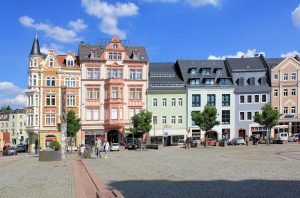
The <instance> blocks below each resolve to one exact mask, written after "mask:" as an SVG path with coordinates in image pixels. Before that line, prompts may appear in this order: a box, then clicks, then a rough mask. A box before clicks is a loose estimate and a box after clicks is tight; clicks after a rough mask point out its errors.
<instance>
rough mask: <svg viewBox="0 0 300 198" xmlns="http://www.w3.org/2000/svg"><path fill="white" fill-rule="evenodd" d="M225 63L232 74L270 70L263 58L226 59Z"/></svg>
mask: <svg viewBox="0 0 300 198" xmlns="http://www.w3.org/2000/svg"><path fill="white" fill-rule="evenodd" d="M225 61H226V63H227V65H228V67H229V69H230V70H231V71H232V72H250V71H265V70H268V66H267V65H266V64H265V62H264V60H263V57H262V56H259V57H251V58H226V59H225Z"/></svg>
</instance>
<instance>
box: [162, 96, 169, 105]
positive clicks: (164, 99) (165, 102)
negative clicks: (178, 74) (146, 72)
mask: <svg viewBox="0 0 300 198" xmlns="http://www.w3.org/2000/svg"><path fill="white" fill-rule="evenodd" d="M167 103H168V101H167V98H163V99H162V106H163V107H166V106H168V105H167Z"/></svg>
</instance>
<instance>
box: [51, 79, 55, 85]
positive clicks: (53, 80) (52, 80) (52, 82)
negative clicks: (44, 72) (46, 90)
mask: <svg viewBox="0 0 300 198" xmlns="http://www.w3.org/2000/svg"><path fill="white" fill-rule="evenodd" d="M51 86H52V87H54V86H55V77H52V79H51Z"/></svg>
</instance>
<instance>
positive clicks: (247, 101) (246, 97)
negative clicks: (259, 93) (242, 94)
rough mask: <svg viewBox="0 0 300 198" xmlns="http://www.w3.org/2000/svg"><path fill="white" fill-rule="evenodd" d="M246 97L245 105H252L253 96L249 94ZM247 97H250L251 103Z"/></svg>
mask: <svg viewBox="0 0 300 198" xmlns="http://www.w3.org/2000/svg"><path fill="white" fill-rule="evenodd" d="M246 96H247V97H246V103H247V104H253V103H254V102H253V97H252V96H253V95H251V94H249V95H246ZM248 96H251V102H248Z"/></svg>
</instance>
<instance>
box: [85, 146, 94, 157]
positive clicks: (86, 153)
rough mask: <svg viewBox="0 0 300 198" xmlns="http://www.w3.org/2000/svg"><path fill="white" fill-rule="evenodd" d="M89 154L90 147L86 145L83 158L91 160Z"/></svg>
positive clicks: (90, 151)
mask: <svg viewBox="0 0 300 198" xmlns="http://www.w3.org/2000/svg"><path fill="white" fill-rule="evenodd" d="M91 153H92V147H90V146H89V145H86V148H85V150H84V154H83V157H84V158H91Z"/></svg>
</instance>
